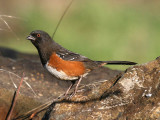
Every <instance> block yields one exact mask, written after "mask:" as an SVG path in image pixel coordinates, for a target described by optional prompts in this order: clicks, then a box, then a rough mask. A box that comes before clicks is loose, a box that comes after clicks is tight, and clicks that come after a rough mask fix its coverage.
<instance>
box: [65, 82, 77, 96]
mask: <svg viewBox="0 0 160 120" xmlns="http://www.w3.org/2000/svg"><path fill="white" fill-rule="evenodd" d="M75 82H76V81H71V83H72V84H71V85H70V86H69V88H68V89H67V91H66V92H65V94H64V97H66V96H67V94H68V92H69V90H70V89H71V88H72V87H73V85H74V84H75Z"/></svg>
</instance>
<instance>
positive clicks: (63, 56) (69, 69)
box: [27, 30, 137, 96]
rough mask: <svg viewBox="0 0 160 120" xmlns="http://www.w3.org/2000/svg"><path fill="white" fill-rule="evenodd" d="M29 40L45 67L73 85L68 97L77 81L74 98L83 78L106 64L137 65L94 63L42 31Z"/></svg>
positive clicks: (122, 62)
mask: <svg viewBox="0 0 160 120" xmlns="http://www.w3.org/2000/svg"><path fill="white" fill-rule="evenodd" d="M27 40H30V41H31V42H32V44H33V45H34V46H35V47H36V48H37V50H38V53H39V57H40V60H41V63H42V65H43V67H44V68H45V69H46V70H47V71H48V72H49V73H51V74H52V75H54V76H55V77H56V78H58V79H59V80H65V81H71V85H70V86H69V88H68V89H67V91H66V92H65V93H64V96H66V95H68V93H69V91H70V89H71V88H72V87H73V85H74V84H75V82H76V81H78V82H77V84H76V86H75V89H74V92H73V94H72V96H74V95H75V94H76V92H77V90H78V86H79V84H80V82H81V81H82V79H83V77H85V76H87V75H88V74H89V73H90V72H91V71H93V70H95V69H97V68H99V67H102V66H104V65H106V64H113V65H135V64H137V63H135V62H130V61H94V60H91V59H89V58H87V57H85V56H83V55H80V54H78V53H74V52H72V51H70V50H68V49H66V48H64V47H62V46H61V45H59V44H58V43H57V42H55V41H54V40H53V39H52V38H51V36H50V35H49V34H48V33H47V32H45V31H42V30H35V31H32V32H31V33H30V34H29V36H28V37H27Z"/></svg>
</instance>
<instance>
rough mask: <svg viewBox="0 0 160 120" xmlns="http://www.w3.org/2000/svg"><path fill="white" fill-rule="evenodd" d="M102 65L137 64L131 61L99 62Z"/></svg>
mask: <svg viewBox="0 0 160 120" xmlns="http://www.w3.org/2000/svg"><path fill="white" fill-rule="evenodd" d="M97 62H99V63H101V65H105V64H107V65H135V64H137V63H135V62H130V61H97Z"/></svg>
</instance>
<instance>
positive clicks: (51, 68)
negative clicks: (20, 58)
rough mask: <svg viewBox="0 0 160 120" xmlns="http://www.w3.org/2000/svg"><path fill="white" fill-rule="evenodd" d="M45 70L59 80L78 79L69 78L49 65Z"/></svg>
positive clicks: (74, 78)
mask: <svg viewBox="0 0 160 120" xmlns="http://www.w3.org/2000/svg"><path fill="white" fill-rule="evenodd" d="M45 68H46V69H47V70H48V71H49V72H50V73H51V74H52V75H54V76H56V77H57V78H59V79H62V80H76V79H78V77H72V76H68V75H67V74H66V73H64V72H63V71H57V70H56V69H55V68H53V67H51V66H49V65H48V63H47V64H46V65H45Z"/></svg>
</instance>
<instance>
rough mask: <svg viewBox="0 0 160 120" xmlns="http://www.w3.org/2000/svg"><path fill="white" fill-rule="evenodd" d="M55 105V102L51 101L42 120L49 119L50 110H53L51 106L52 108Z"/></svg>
mask: <svg viewBox="0 0 160 120" xmlns="http://www.w3.org/2000/svg"><path fill="white" fill-rule="evenodd" d="M55 105H56V103H55V102H53V103H52V104H51V105H50V106H49V107H48V109H47V111H46V113H45V114H44V116H43V118H42V120H49V118H50V115H51V112H52V110H53V108H54V106H55Z"/></svg>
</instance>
